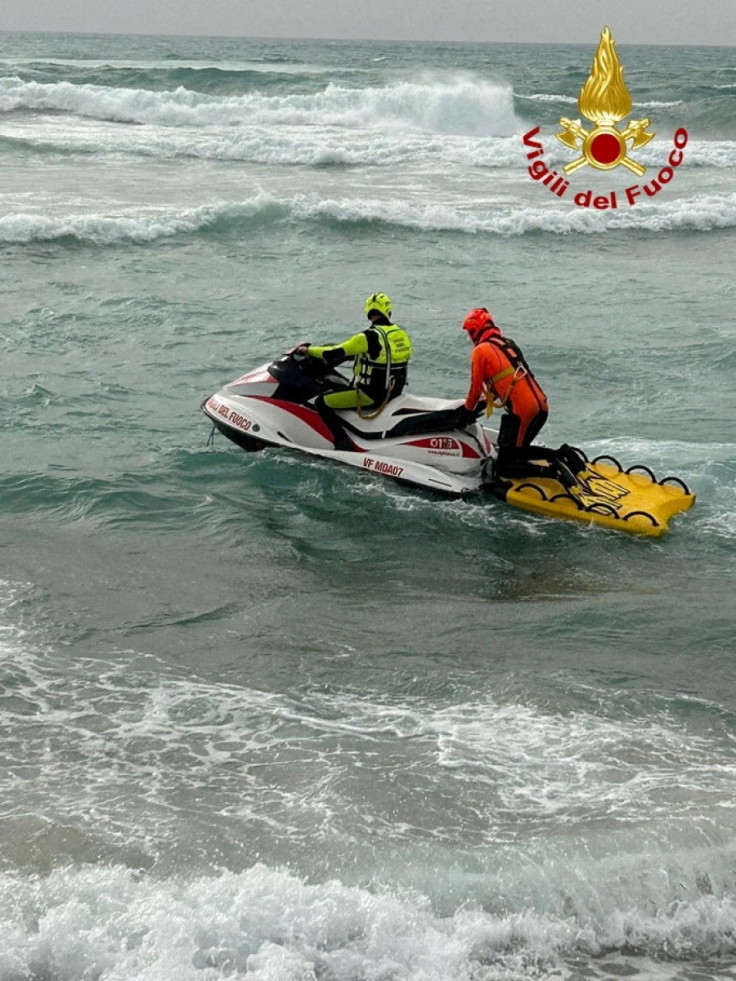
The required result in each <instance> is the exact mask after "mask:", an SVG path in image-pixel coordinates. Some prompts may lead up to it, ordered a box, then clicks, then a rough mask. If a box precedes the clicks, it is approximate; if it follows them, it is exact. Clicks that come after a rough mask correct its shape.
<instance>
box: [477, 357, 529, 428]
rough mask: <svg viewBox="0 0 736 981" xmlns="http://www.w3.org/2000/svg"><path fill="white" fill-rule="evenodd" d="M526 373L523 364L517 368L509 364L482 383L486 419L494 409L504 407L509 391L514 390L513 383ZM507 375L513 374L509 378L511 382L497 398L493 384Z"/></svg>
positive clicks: (509, 394)
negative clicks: (502, 394) (505, 390)
mask: <svg viewBox="0 0 736 981" xmlns="http://www.w3.org/2000/svg"><path fill="white" fill-rule="evenodd" d="M526 374H527V371H526V368H524V367H523V365H519V367H518V368H514V367H512V366H509V367H508V368H504V369H503V371H499V372H498V374H496V375H493V377H492V378H491V380H490V381H487V382H486V383H485V384H484V386H483V394H484V395H485V399H486V419H487V418H488V417H489V416H490V415H492V413H493V410H494V409H503V408H505V406H506V403H507V402H508V400H509V398H510V397H511V393H512V392H513V390H514V385H516V383H517V382H518V381H519V379H521V378H523V377H524V376H525V375H526ZM509 375H513V376H514V377H513V378H512V379H511V384H510V385H509V387H508V391H507V392H506V394H505V395H504V397H503V398H499V397H497V396H496V393H495V392H494V390H493V386H494V385H495V384H496V382H498V381H501V379H502V378H508V377H509Z"/></svg>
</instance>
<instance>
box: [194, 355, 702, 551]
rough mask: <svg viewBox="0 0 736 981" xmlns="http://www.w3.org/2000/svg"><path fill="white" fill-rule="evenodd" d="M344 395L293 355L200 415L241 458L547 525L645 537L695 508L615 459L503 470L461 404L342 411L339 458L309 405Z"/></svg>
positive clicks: (676, 486) (532, 457)
mask: <svg viewBox="0 0 736 981" xmlns="http://www.w3.org/2000/svg"><path fill="white" fill-rule="evenodd" d="M350 387H351V385H350V382H349V381H348V379H347V378H345V377H344V376H343V375H341V374H340V373H339V372H338V371H336V370H335V369H334V368H331V367H329V366H328V365H327V364H326V363H325V362H323V361H322V360H320V359H319V358H313V357H310V356H309V355H307V354H306V353H305V352H304V350H303V347H298V348H294V349H293V350H292V351H288V352H286V353H285V354H284V355H282V356H281V357H279V358H277V359H276V360H275V361H273V362H270V363H266V364H263V365H261V366H260V367H258V368H256V369H255V370H254V371H249V372H248V373H247V374H245V375H242V376H241V377H240V378H236V379H235V380H234V381H231V382H228V384H227V385H225V386H224V387H223V388H221V389H220V390H219V391H218V392H216V393H215V394H214V395H211V396H210V397H209V398H207V399H205V400H204V401H203V402H202V411H203V412H204V413H205V415H206V416H207V417H208V418H209V419H210V420H211V421H212V423H213V425H214V426H215V428H216V429H218V430H219V431H220V432H221V433H223V434H224V435H225V436H226V437H227V438H228V439H230V440H232V442H233V443H235V444H236V445H238V446H240V447H241V448H242V449H244V450H247V451H254V450H262V449H265V448H266V447H268V446H273V447H283V448H285V449H290V450H298V451H300V452H302V453H308V454H310V455H311V456H316V457H322V458H324V459H329V460H335V461H338V462H340V463H344V464H348V465H349V466H353V467H358V468H359V469H361V470H365V471H367V472H369V473H372V474H377V475H379V476H382V477H389V478H391V479H393V480H396V481H399V482H401V483H405V484H409V485H411V486H414V487H423V488H427V489H429V490H432V491H439V492H441V493H443V494H449V495H455V496H462V495H467V494H473V493H478V492H483V493H490V494H492V495H494V496H495V497H496V498H498V499H499V500H501V501H504V502H506V503H507V504H510V505H513V506H514V507H518V508H521V509H523V510H527V511H532V512H535V513H537V514H542V515H545V516H547V517H553V518H562V519H568V520H573V521H582V522H585V523H587V524H598V525H603V526H604V527H608V528H614V529H616V530H619V531H626V532H630V533H634V534H641V535H647V536H650V537H659V536H660V535H663V534H664V533H665V532H667V530H668V528H669V521H670V519H671V518H672V517H673V516H674V515H676V514H678V513H679V512H681V511H686V510H688V509H689V508H690V507H692V505H693V503H694V502H695V495H694V494H691V493H690V491H689V489H688V488H687V486H686V485H685V484H684V483H683V481H682V480H680V478H679V477H672V476H670V477H665V478H664V479H663V480H658V479H657V478H656V477H655V475H654V474H653V473H652V471H651V470H650V469H649V468H648V467H646V466H643V465H635V466H632V467H628V468H627V469H625V468H624V467H623V466H622V465H621V464H620V463H619V462H618V461H617V460H615V459H614V458H613V457H607V456H606V457H596V458H595V459H592V460H590V459H588V457H587V455H586V454H585V452H584V451H582V450H580V449H577V448H576V447H570V446H568V445H567V444H563V445H562V446H561V447H559V448H558V449H549V448H547V447H542V446H532V447H527V448H524V449H522V450H518V451H514V452H516V453H517V454H519V456H518V458H517V459H516V460H515V461H514V462H513V463H511V464H508V463H503V464H502V465H499V460H498V458H499V451H498V448H497V446H496V442H497V439H498V433H497V431H495V430H492V429H490V428H488V427H487V426H485V425H483V424H481V423H480V422H479V421H478V420H477V419H476V421H474V422H471V423H470V424H469V425H467V426H464V427H462V428H458V425H457V413H458V409H459V408H460V406H461V405H462V404H463V401H462V400H461V399H454V400H452V399H450V400H448V399H438V398H428V397H424V396H416V395H410V394H405V393H402V394H401V395H399V396H397V397H396V398H394V399H392V400H391V401H389V402H388V403H387V404H386V405H385V406H384V407H383V408H382V409H381V411H380V412H377V413H375V412H374V413H368V414H363V415H361V414H360V412H359V411H357V410H355V409H345V410H342V411H338V412H337V413H336V415H337V417H338V418H339V420H340V424H341V426H342V428H343V430H344V432H345V434H346V436H347V439H345V440H344V445H345V448H342V445H343V443H340V446H341V448H340V449H336V448H335V436H336V433H335V432H333V431H332V429H330V426H329V425H328V423H327V421H326V420H325V419H323V418H322V416H320V414H319V413H318V411H317V410H316V408H315V407H314V400H315V399H316V398H317V396H319V395H322V394H324V393H327V392H334V391H342V390H347V389H349V388H350ZM505 453H506V450H502V451H501V454H502V455H503V454H505Z"/></svg>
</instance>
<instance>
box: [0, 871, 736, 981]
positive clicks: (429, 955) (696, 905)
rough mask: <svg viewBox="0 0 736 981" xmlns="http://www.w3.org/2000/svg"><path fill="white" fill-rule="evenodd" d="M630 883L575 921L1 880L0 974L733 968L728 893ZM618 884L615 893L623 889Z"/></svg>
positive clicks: (233, 879) (190, 884)
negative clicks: (614, 959) (658, 896)
mask: <svg viewBox="0 0 736 981" xmlns="http://www.w3.org/2000/svg"><path fill="white" fill-rule="evenodd" d="M724 858H725V856H724ZM725 864H727V863H726V862H725V861H724V865H725ZM558 871H560V872H563V870H562V869H560V870H558ZM610 871H611V874H612V873H613V870H610ZM621 871H622V872H623V877H624V878H626V880H627V881H628V883H629V884H630V885H632V884H633V885H635V886H636V887H638V888H636V889H635V891H634V893H633V894H632V895H631V896H630V898H629V899H628V901H627V902H626V903H625V904H624V905H623V906H617V904H616V902H615V900H612V897H611V895H610V894H607V893H606V892H605V891H600V892H599V894H598V896H597V899H598V903H597V905H596V906H595V908H596V909H597V912H596V913H594V914H591V915H589V916H586V915H576V913H575V911H574V906H575V901H574V898H571V899H569V900H568V908H567V911H565V910H564V908H560V909H559V910H558V911H557V912H553V911H551V910H550V911H549V912H546V913H545V912H540V911H537V910H536V909H534V908H533V907H531V906H530V907H529V908H527V909H524V910H518V911H507V912H501V911H498V912H492V911H490V910H488V909H484V908H483V906H478V905H475V904H470V905H468V906H466V907H464V908H460V909H457V910H456V911H454V912H453V913H451V914H450V915H441V914H439V913H437V912H436V911H434V910H433V908H432V905H431V903H430V902H429V901H428V899H427V897H426V896H424V895H422V894H421V893H420V892H414V891H411V890H409V889H407V890H402V891H400V892H396V891H388V890H385V889H381V888H366V887H358V886H353V887H351V886H346V885H342V884H340V883H338V882H336V881H330V882H325V883H321V884H311V883H309V882H307V881H304V880H303V879H301V878H299V877H298V876H296V875H294V874H293V873H290V872H288V871H284V870H278V869H269V868H267V867H265V866H263V865H254V866H253V867H252V868H251V869H249V870H248V871H247V872H243V873H241V874H234V873H224V874H222V875H220V876H213V877H211V878H199V879H193V880H190V881H186V880H175V879H170V880H163V881H157V880H156V879H154V878H149V877H145V876H144V877H140V876H138V875H136V874H134V873H131V872H130V871H129V870H126V869H123V868H111V869H86V870H80V871H74V870H71V869H70V870H57V871H55V872H53V873H52V874H51V875H49V876H48V877H45V878H21V877H19V876H16V875H13V876H10V875H5V876H3V877H2V878H0V930H1V931H2V935H3V937H4V942H3V949H2V951H0V974H1V975H2V977H4V978H21V977H54V978H57V979H60V981H62V979H64V981H71V979H74V978H81V977H92V976H94V977H99V978H113V977H114V978H118V979H121V981H125V979H133V978H135V979H137V981H154V979H155V981H197V979H199V981H206V979H214V978H220V977H234V978H240V977H246V976H247V977H248V978H252V979H253V981H272V979H276V978H281V979H286V978H293V979H296V978H304V979H306V978H315V977H322V978H328V977H329V978H332V979H334V981H349V979H354V978H357V977H364V978H367V977H371V978H379V977H381V978H389V977H391V978H393V979H396V981H420V979H421V981H447V979H448V978H455V979H470V978H472V979H474V981H491V979H494V981H505V979H518V978H520V977H531V976H533V977H537V978H546V977H558V978H559V977H560V976H563V977H564V976H569V973H568V972H572V973H573V974H575V973H576V972H575V968H577V970H578V972H579V974H578V976H585V977H596V976H599V975H600V976H601V977H610V975H609V974H608V973H607V971H606V966H607V964H606V960H605V958H606V957H607V956H610V955H613V954H616V955H617V956H618V958H619V961H618V963H616V964H614V965H613V967H616V968H618V970H617V971H616V972H615V973H616V975H617V976H618V975H619V974H620V973H621V970H622V965H621V961H620V957H622V956H623V957H625V958H630V960H631V963H629V964H628V965H626V964H625V965H623V968H624V969H626V968H627V967H628V971H627V973H628V974H631V975H634V974H636V975H637V976H639V971H643V972H645V976H656V977H658V978H670V977H675V976H680V977H681V976H682V974H681V973H680V972H682V970H683V968H684V967H685V964H690V965H692V966H693V969H695V968H696V967H697V966H698V963H699V961H710V962H711V963H710V964H709V965H708V966H709V968H710V971H709V972H706V973H703V974H699V975H698V976H699V977H713V976H714V974H713V973H712V972H713V971H714V968H715V969H716V972H717V961H718V960H720V961H721V962H722V964H723V967H724V968H726V967H727V966H733V960H734V955H736V945H735V944H734V932H735V930H736V905H734V902H733V900H732V899H731V898H729V896H727V895H724V894H723V892H722V891H721V889H719V888H718V887H714V886H713V884H712V883H711V884H710V889H711V890H712V894H708V891H707V889H706V886H705V884H704V881H702V880H701V884H700V888H698V887H697V886H696V884H695V881H694V880H693V879H692V878H691V879H690V880H689V881H687V882H686V883H685V884H683V890H687V891H691V892H692V893H693V895H692V897H691V898H684V897H683V896H682V890H678V889H676V888H674V887H673V891H672V892H671V893H670V896H669V901H667V900H666V899H665V897H664V896H663V899H664V900H665V901H664V902H662V903H661V904H660V903H654V904H653V903H652V902H651V897H650V896H649V895H646V894H644V893H643V891H642V886H643V885H645V884H646V883H647V881H648V879H649V878H651V879H652V881H653V882H654V880H657V891H658V892H662V887H661V883H662V880H663V879H664V878H666V875H667V870H665V869H658V870H656V873H655V870H654V869H653V868H651V869H649V875H647V870H646V869H639V870H638V871H637V872H636V873H635V870H634V869H633V867H632V868H630V869H628V870H626V869H623V870H621ZM670 871H673V870H670ZM696 875H697V874H696ZM565 879H566V876H565V875H564V872H563V874H562V882H564V881H565ZM708 881H709V882H710V880H708ZM562 882H560V891H561V892H563V891H564V888H563V885H562ZM610 882H611V884H614V883H616V884H617V879H616V876H615V875H613V874H612V877H611V880H610ZM599 885H600V884H599ZM586 891H588V892H591V893H592V892H595V891H596V885H595V884H591V886H590V887H588V889H587V890H586ZM665 892H666V890H665ZM698 892H700V893H701V895H699V896H698V895H697V894H698ZM615 894H618V888H617V889H616V890H615ZM560 898H561V899H562V896H561V897H560ZM714 959H715V963H714ZM683 962H685V964H683ZM647 971H650V972H651V973H647ZM563 972H564V973H563ZM715 976H717V973H716V975H715ZM728 976H729V977H730V976H731V975H730V974H729V975H728Z"/></svg>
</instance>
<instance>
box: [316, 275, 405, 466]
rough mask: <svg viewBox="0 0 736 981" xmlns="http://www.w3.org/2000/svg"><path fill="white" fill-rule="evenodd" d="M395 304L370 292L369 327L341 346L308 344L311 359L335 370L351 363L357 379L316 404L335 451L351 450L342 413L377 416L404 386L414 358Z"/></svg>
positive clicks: (318, 399)
mask: <svg viewBox="0 0 736 981" xmlns="http://www.w3.org/2000/svg"><path fill="white" fill-rule="evenodd" d="M391 311H392V304H391V300H390V299H389V297H388V296H386V294H385V293H372V294H371V295H370V296H369V297H368V299H367V300H366V301H365V312H366V316H367V317H368V319H369V320H370V322H371V325H370V327H366V329H365V330H362V331H361V332H360V333H359V334H354V335H353V336H352V337H349V338H348V339H347V340H346V341H343V342H342V343H341V344H328V345H324V346H319V345H311V344H310V345H309V347H308V348H307V354H308V355H310V356H311V357H314V358H320V359H321V360H322V361H325V362H327V364H328V365H330V366H333V365H337V364H340V363H341V362H342V361H346V360H347V359H348V358H353V359H354V361H353V379H352V385H351V387H350V388H349V389H346V390H344V391H340V392H328V393H327V394H326V395H320V396H318V397H317V398H316V399H315V400H314V407H315V409H316V410H317V412H319V414H320V416H322V418H323V419H324V420H325V422H326V423H327V425H328V426H329V427H330V429H331V430H332V432H333V434H334V444H335V449H344V450H352V449H354V448H355V447H354V446H353V444H352V443H351V441H350V438H349V437H348V435H347V433H346V431H345V428H344V427H343V425H342V423H341V421H340V418H339V416H338V415H337V414H336V410H338V409H357V410H358V411H359V412H362V411H365V413H367V414H370V415H378V413H379V412H380V411H381V410H382V409H383V408H384V406H385V405H386V404H387V403H388V402H389V401H390V400H391V399H393V398H396V396H397V395H400V394H401V392H402V391H403V389H404V386H405V385H406V379H407V368H408V364H409V358H410V357H411V340H410V338H409V335H408V334H407V332H406V331H405V330H404V328H403V327H399V326H398V324H393V323H391V319H390V317H391Z"/></svg>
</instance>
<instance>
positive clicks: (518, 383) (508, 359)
mask: <svg viewBox="0 0 736 981" xmlns="http://www.w3.org/2000/svg"><path fill="white" fill-rule="evenodd" d="M486 389H488V390H489V391H490V393H491V395H492V397H493V399H494V402H495V404H496V405H497V406H498V405H499V404H500V405H501V406H503V408H504V409H505V410H506V413H507V415H505V416H504V418H503V420H502V422H501V427H500V431H499V440H498V443H499V446H529V445H530V444H531V442H532V441H533V440H534V437H535V436H536V435H537V433H538V432H539V430H540V429H541V428H542V426H543V425H544V424H545V422H546V421H547V413H548V405H547V396H546V395H545V394H544V392H543V391H542V389H541V387H540V385H539V383H538V382H537V380H536V378H535V377H534V375H533V374H532V373H531V371H530V370H529V368H528V366H527V364H526V361H524V356H523V355H522V353H521V351H520V350H519V348H518V347H517V346H516V345H515V344H514V342H513V341H511V340H509V339H508V338H507V337H503V336H502V335H501V333H500V332H499V331H497V330H494V331H492V332H489V333H486V334H485V335H484V336H483V339H482V340H481V341H480V343H479V344H477V345H476V346H475V348H474V349H473V353H472V355H471V359H470V391H469V392H468V397H467V398H466V399H465V408H466V409H469V410H471V411H472V410H473V409H475V407H476V406H477V404H478V402H479V401H480V399H481V397H482V396H483V394H484V392H485V390H486Z"/></svg>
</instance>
